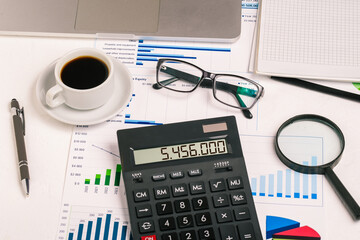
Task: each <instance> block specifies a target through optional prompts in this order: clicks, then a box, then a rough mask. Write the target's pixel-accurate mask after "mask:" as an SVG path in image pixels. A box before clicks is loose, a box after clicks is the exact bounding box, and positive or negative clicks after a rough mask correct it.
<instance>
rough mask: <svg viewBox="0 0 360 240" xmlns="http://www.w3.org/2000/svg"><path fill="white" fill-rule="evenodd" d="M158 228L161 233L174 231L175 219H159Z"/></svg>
mask: <svg viewBox="0 0 360 240" xmlns="http://www.w3.org/2000/svg"><path fill="white" fill-rule="evenodd" d="M159 227H160V230H161V231H167V230H174V229H175V228H176V226H175V219H174V218H173V217H168V218H160V219H159Z"/></svg>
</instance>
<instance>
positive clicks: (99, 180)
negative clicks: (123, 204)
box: [84, 164, 121, 187]
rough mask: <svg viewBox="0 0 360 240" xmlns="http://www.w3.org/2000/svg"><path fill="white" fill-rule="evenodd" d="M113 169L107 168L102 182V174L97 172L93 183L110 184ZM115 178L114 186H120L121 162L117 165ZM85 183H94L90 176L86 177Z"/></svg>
mask: <svg viewBox="0 0 360 240" xmlns="http://www.w3.org/2000/svg"><path fill="white" fill-rule="evenodd" d="M111 171H112V170H111V169H106V173H105V180H104V181H103V182H102V179H103V178H102V174H100V173H99V174H96V175H95V178H94V179H93V184H95V185H101V184H103V185H104V186H110V179H111V178H112V176H113V175H112V174H111ZM113 178H114V180H113V186H116V187H119V186H120V179H121V164H117V165H116V172H115V175H114V177H113ZM84 184H85V185H90V184H92V180H91V179H90V178H85V181H84Z"/></svg>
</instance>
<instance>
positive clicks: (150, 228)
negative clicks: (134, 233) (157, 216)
mask: <svg viewBox="0 0 360 240" xmlns="http://www.w3.org/2000/svg"><path fill="white" fill-rule="evenodd" d="M154 231H155V227H154V221H153V220H143V221H140V222H139V232H140V233H149V232H154Z"/></svg>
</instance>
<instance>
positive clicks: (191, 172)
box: [188, 168, 202, 177]
mask: <svg viewBox="0 0 360 240" xmlns="http://www.w3.org/2000/svg"><path fill="white" fill-rule="evenodd" d="M188 175H189V177H196V176H201V175H202V171H201V169H199V168H197V169H191V170H189V171H188Z"/></svg>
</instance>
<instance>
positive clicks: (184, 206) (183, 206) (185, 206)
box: [174, 199, 191, 213]
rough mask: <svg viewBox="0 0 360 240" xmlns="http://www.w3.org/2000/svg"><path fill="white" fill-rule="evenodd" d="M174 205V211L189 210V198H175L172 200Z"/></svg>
mask: <svg viewBox="0 0 360 240" xmlns="http://www.w3.org/2000/svg"><path fill="white" fill-rule="evenodd" d="M174 206H175V212H177V213H180V212H190V211H191V207H190V201H189V199H183V200H176V201H175V202H174Z"/></svg>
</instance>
